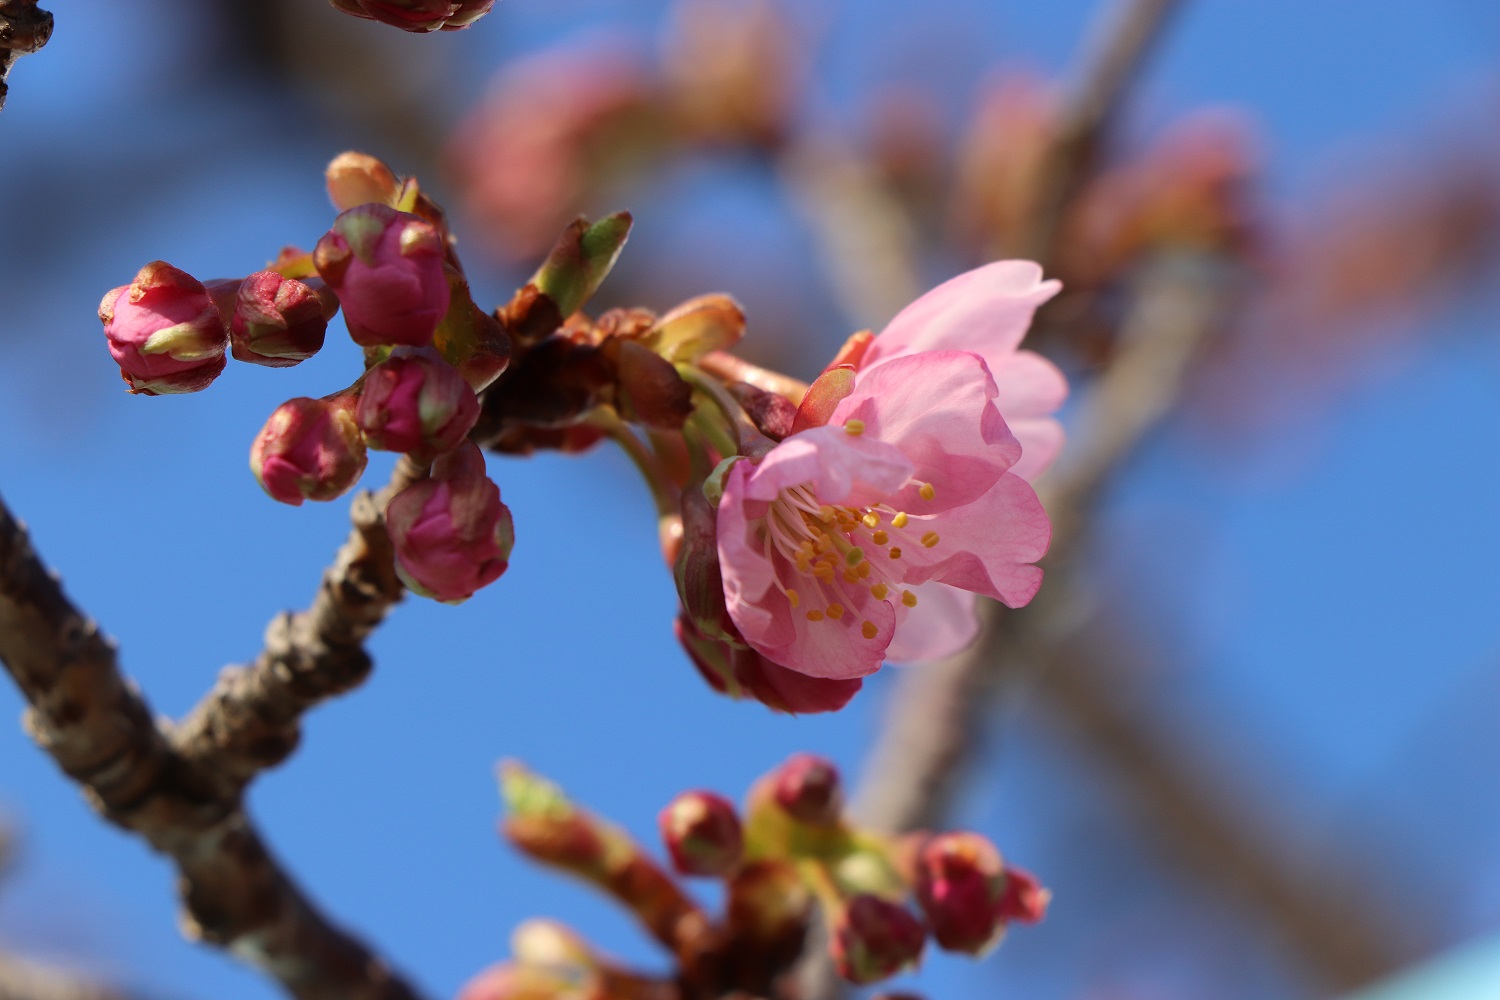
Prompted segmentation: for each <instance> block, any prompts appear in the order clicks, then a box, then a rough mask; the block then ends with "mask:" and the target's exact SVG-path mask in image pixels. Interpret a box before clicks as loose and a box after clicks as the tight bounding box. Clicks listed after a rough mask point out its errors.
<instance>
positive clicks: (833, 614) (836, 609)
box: [828, 598, 916, 621]
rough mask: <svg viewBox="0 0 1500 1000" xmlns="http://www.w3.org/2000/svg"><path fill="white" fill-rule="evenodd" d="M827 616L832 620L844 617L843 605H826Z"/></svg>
mask: <svg viewBox="0 0 1500 1000" xmlns="http://www.w3.org/2000/svg"><path fill="white" fill-rule="evenodd" d="M912 600H913V601H915V600H916V599H915V598H913V599H912ZM828 617H829V618H832V619H833V620H834V621H838V620H839V619H840V618H842V617H844V606H843V605H842V604H830V605H828Z"/></svg>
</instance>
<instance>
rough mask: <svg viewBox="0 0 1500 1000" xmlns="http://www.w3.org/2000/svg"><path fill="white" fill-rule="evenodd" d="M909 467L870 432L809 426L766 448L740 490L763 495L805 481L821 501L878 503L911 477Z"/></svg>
mask: <svg viewBox="0 0 1500 1000" xmlns="http://www.w3.org/2000/svg"><path fill="white" fill-rule="evenodd" d="M740 464H741V465H749V463H748V462H742V463H740ZM913 468H914V466H913V465H912V463H911V460H910V459H908V458H907V457H906V456H905V455H904V454H903V453H902V452H901V451H900V450H899V449H898V448H896V447H895V446H893V445H890V444H886V443H885V442H883V441H880V440H877V439H876V438H875V436H873V435H868V434H867V435H859V436H856V435H852V434H849V433H847V432H845V430H844V429H843V428H842V427H834V426H828V427H813V428H810V429H808V430H805V431H802V432H801V433H799V434H794V435H792V436H791V437H789V438H787V439H786V440H785V441H783V442H781V443H780V444H778V445H777V446H776V447H774V448H772V449H771V451H770V452H769V453H768V454H767V455H766V457H765V458H764V459H762V460H761V463H760V464H759V465H758V466H756V467H755V471H754V472H753V473H752V474H751V476H750V479H749V481H748V482H747V483H746V487H745V496H746V497H748V498H750V499H753V500H765V501H769V500H774V499H776V495H777V494H778V493H780V492H781V491H782V490H783V489H786V488H787V487H791V486H801V485H802V484H804V483H811V484H812V487H813V489H814V491H816V493H817V495H818V500H819V502H821V503H831V504H849V505H851V506H860V505H864V504H871V503H878V502H880V501H881V500H884V499H885V498H886V497H888V496H890V495H891V494H893V493H895V492H896V491H897V490H899V489H900V488H901V487H902V485H903V484H905V483H906V482H907V480H909V479H911V476H912V470H913Z"/></svg>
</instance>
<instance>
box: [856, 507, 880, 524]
mask: <svg viewBox="0 0 1500 1000" xmlns="http://www.w3.org/2000/svg"><path fill="white" fill-rule="evenodd" d="M860 520H861V521H863V522H865V527H866V528H873V527H875V526H876V525H878V524H880V515H879V514H877V513H875V512H874V511H873V510H872V511H870V513H868V514H866V515H865V516H864V517H862V518H860Z"/></svg>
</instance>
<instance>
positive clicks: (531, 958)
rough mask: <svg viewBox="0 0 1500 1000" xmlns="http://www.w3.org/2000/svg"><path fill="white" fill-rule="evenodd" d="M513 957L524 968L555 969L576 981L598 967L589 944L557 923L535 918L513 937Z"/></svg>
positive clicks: (512, 935) (523, 924)
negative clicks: (524, 966)
mask: <svg viewBox="0 0 1500 1000" xmlns="http://www.w3.org/2000/svg"><path fill="white" fill-rule="evenodd" d="M510 953H511V954H512V955H514V956H515V958H516V961H518V962H520V963H521V964H522V965H529V966H535V967H539V968H544V969H551V970H553V971H555V972H559V973H563V974H565V975H568V976H571V977H573V978H581V977H582V975H583V974H585V973H587V972H590V971H592V970H593V969H594V967H595V966H596V965H597V964H598V962H597V960H596V959H595V958H594V953H593V952H592V951H591V950H590V949H589V946H588V943H587V942H586V941H584V940H583V938H581V937H579V936H578V933H577V932H576V931H574V930H573V929H572V928H570V927H568V926H567V925H565V924H561V923H558V922H557V921H556V920H543V919H540V918H534V919H531V920H527V921H526V922H524V923H522V924H521V925H520V926H519V927H517V928H516V929H515V930H514V931H513V932H512V933H511V936H510Z"/></svg>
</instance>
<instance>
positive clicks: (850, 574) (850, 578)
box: [844, 566, 859, 583]
mask: <svg viewBox="0 0 1500 1000" xmlns="http://www.w3.org/2000/svg"><path fill="white" fill-rule="evenodd" d="M844 582H845V583H858V582H859V571H858V570H856V569H855V568H854V567H853V566H850V567H849V568H848V569H846V570H844Z"/></svg>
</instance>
